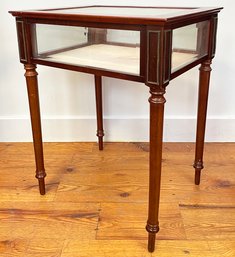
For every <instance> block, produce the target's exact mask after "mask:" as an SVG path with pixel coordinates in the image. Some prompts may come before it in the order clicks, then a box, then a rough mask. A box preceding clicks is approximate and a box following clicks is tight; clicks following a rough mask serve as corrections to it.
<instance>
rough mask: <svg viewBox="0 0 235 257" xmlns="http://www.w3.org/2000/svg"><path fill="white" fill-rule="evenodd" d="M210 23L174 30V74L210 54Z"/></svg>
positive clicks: (200, 23) (204, 22) (205, 22)
mask: <svg viewBox="0 0 235 257" xmlns="http://www.w3.org/2000/svg"><path fill="white" fill-rule="evenodd" d="M208 40H209V21H203V22H199V23H195V24H192V25H188V26H185V27H181V28H178V29H174V30H173V38H172V72H174V71H176V70H178V69H180V68H183V67H184V66H186V65H188V64H190V63H192V62H194V61H196V60H198V59H199V58H201V57H203V56H205V55H206V54H207V53H208Z"/></svg>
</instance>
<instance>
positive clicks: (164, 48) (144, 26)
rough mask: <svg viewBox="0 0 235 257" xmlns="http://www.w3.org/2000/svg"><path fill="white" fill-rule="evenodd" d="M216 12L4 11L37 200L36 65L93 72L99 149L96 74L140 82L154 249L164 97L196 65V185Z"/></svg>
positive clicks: (40, 173)
mask: <svg viewBox="0 0 235 257" xmlns="http://www.w3.org/2000/svg"><path fill="white" fill-rule="evenodd" d="M221 9H222V8H192V7H190V8H185V7H183V8H182V7H173V8H171V7H130V6H129V7H127V6H82V7H74V8H71V7H69V8H60V9H45V10H30V11H11V12H10V13H11V14H12V15H13V16H15V17H16V26H17V34H18V44H19V55H20V61H21V63H23V64H24V67H25V71H26V72H25V77H26V83H27V90H28V98H29V106H30V114H31V123H32V133H33V140H34V151H35V159H36V177H37V178H38V181H39V191H40V193H41V194H42V195H43V194H45V180H44V178H45V176H46V172H45V167H44V156H43V145H42V132H41V119H40V108H39V95H38V82H37V75H38V74H37V72H36V65H37V64H40V65H46V66H51V67H56V68H62V69H67V70H74V71H80V72H86V73H91V74H93V75H94V78H95V95H96V113H97V136H98V142H99V149H100V150H102V149H103V136H104V131H103V114H102V76H109V77H113V78H119V79H126V80H131V81H139V82H143V83H144V84H145V85H146V86H147V87H148V90H149V92H150V97H149V99H148V102H149V104H150V116H149V117H150V118H149V120H150V121H149V122H150V133H149V144H150V147H149V174H150V175H149V207H148V220H147V225H146V230H147V231H148V250H149V252H153V251H154V248H155V237H156V233H157V232H158V231H159V222H158V216H159V215H158V214H159V199H160V181H161V166H162V139H163V120H164V104H165V102H166V100H165V97H164V95H165V92H166V89H167V86H168V84H169V82H170V80H172V79H174V78H175V77H177V76H179V75H181V74H182V73H184V72H186V71H187V70H189V69H191V68H193V67H195V66H196V65H198V64H200V65H201V66H200V76H199V97H198V116H197V135H196V151H195V161H194V168H195V184H196V185H199V183H200V175H201V170H202V169H203V145H204V137H205V124H206V111H207V100H208V90H209V80H210V71H211V68H210V65H211V61H212V59H213V58H214V56H215V47H216V33H217V16H218V13H219V12H220V10H221ZM179 90H180V89H179ZM117 97H120V96H117ZM133 97H135V96H133ZM120 101H121V99H120ZM136 129H137V130H138V128H136ZM110 183H111V182H110Z"/></svg>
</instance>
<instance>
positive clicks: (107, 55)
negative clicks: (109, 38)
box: [47, 44, 197, 75]
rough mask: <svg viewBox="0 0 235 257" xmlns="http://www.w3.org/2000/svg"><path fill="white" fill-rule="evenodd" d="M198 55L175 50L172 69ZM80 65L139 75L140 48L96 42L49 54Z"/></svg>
mask: <svg viewBox="0 0 235 257" xmlns="http://www.w3.org/2000/svg"><path fill="white" fill-rule="evenodd" d="M196 57H197V55H196V54H190V53H179V52H173V55H172V70H174V69H176V68H178V67H181V66H184V65H186V64H188V63H190V62H192V61H194V59H195V58H196ZM48 59H49V61H53V62H59V63H66V64H73V65H78V66H87V67H96V68H102V69H106V70H111V71H116V72H121V73H127V74H134V75H139V64H140V61H139V60H140V48H139V47H128V46H117V45H108V44H94V45H89V46H84V47H81V48H76V49H74V50H69V51H65V52H61V53H57V54H52V55H49V56H47V60H48Z"/></svg>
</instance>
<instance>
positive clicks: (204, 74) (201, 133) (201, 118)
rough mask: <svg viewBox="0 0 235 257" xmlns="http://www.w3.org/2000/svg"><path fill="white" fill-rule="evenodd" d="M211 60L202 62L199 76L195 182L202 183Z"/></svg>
mask: <svg viewBox="0 0 235 257" xmlns="http://www.w3.org/2000/svg"><path fill="white" fill-rule="evenodd" d="M210 65H211V60H207V61H204V62H203V63H202V64H201V67H200V68H199V70H200V77H199V93H198V113H197V135H196V151H195V161H194V165H193V166H194V168H195V184H196V185H199V184H200V177H201V170H202V169H203V149H204V139H205V128H206V113H207V102H208V93H209V83H210V73H211V67H210Z"/></svg>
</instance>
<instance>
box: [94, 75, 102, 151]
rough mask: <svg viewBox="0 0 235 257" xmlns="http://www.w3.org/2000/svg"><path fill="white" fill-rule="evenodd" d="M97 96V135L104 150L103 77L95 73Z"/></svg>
mask: <svg viewBox="0 0 235 257" xmlns="http://www.w3.org/2000/svg"><path fill="white" fill-rule="evenodd" d="M95 98H96V117H97V134H96V135H97V137H98V144H99V150H103V137H104V129H103V108H102V78H101V76H97V75H95Z"/></svg>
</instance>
